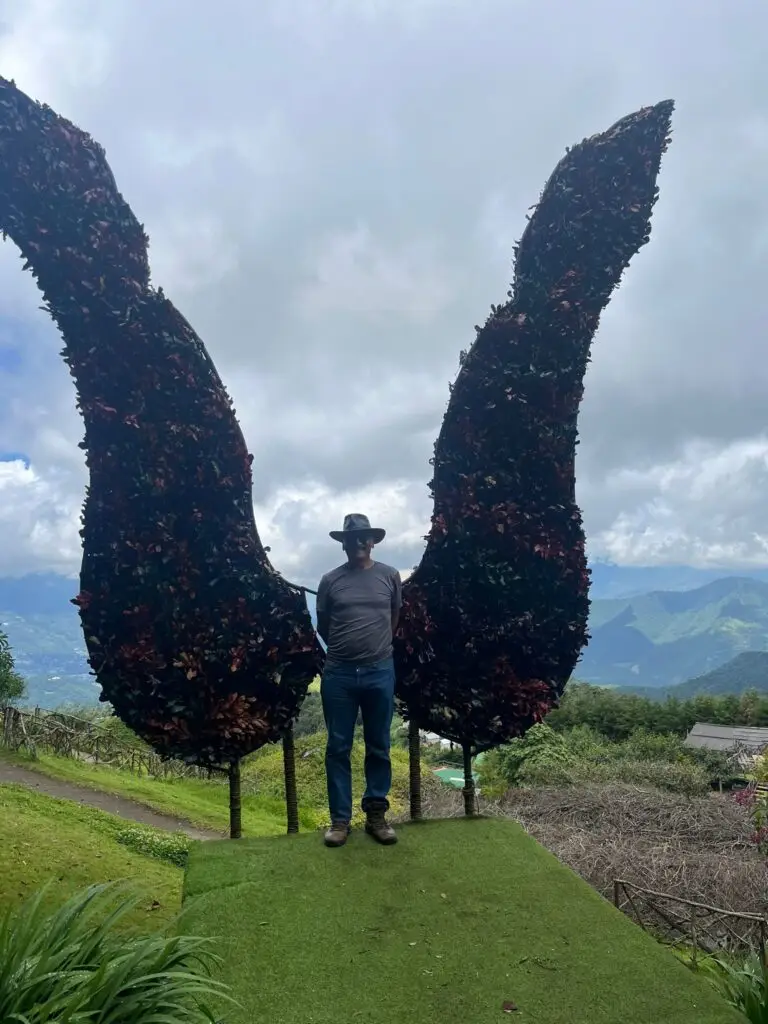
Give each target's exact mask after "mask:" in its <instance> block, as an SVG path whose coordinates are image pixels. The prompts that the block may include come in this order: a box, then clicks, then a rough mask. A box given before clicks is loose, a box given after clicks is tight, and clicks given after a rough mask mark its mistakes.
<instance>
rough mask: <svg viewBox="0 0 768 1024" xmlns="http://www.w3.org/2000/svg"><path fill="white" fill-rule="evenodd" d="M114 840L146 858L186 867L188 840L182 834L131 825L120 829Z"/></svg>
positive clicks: (187, 837)
mask: <svg viewBox="0 0 768 1024" xmlns="http://www.w3.org/2000/svg"><path fill="white" fill-rule="evenodd" d="M115 839H116V840H117V841H118V843H122V844H123V846H127V847H129V848H130V849H131V850H135V851H136V853H143V854H144V855H145V856H146V857H157V858H158V860H165V861H168V862H169V863H170V864H176V865H177V866H178V867H180V868H184V867H186V866H187V857H188V856H189V847H190V842H191V840H190V838H189V836H187V835H185V834H184V833H183V832H161V831H159V830H158V829H153V828H142V827H141V826H138V825H131V826H129V827H128V828H122V829H120V830H119V831H118V832H117V833H116V835H115Z"/></svg>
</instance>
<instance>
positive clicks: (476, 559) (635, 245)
mask: <svg viewBox="0 0 768 1024" xmlns="http://www.w3.org/2000/svg"><path fill="white" fill-rule="evenodd" d="M671 113H672V103H671V102H665V103H660V104H658V105H656V106H654V107H648V108H645V109H643V110H640V111H638V112H637V113H634V114H632V115H630V116H628V117H625V118H623V119H622V120H621V121H619V122H618V123H617V124H615V125H614V126H613V127H612V128H610V129H609V130H608V131H606V132H604V133H603V134H601V135H595V136H593V137H592V138H590V139H586V140H585V141H584V142H582V143H580V144H579V145H577V146H574V147H573V148H572V149H571V150H570V151H569V152H568V153H567V154H566V155H565V156H564V157H563V159H562V160H561V161H560V163H559V164H558V165H557V167H556V168H555V171H554V173H553V174H552V177H551V178H550V180H549V181H548V182H547V184H546V186H545V188H544V191H543V193H542V196H541V199H540V202H539V204H538V206H537V208H536V210H535V212H534V213H533V215H532V216H531V218H530V221H529V223H528V226H527V228H526V230H525V232H524V234H523V237H522V240H521V242H520V244H519V246H518V247H517V249H516V261H515V264H516V265H515V279H514V284H513V290H512V291H511V292H510V298H509V301H508V302H506V303H504V304H502V305H500V306H496V307H492V310H491V315H490V316H489V318H488V320H487V321H486V323H485V325H484V326H483V327H482V328H478V329H477V337H476V339H475V342H474V344H473V345H472V347H471V349H470V350H469V352H468V353H466V354H464V355H463V358H462V363H461V368H460V370H459V374H458V376H457V379H456V381H455V383H454V385H453V387H452V390H451V398H450V402H449V405H448V410H447V412H446V415H445V418H444V421H443V424H442V428H441V431H440V436H439V437H438V440H437V443H436V445H435V453H434V460H433V463H434V477H433V480H432V482H431V485H430V486H431V490H432V494H433V497H434V510H433V514H432V522H431V528H430V531H429V535H428V538H427V548H426V551H425V552H424V555H423V557H422V560H421V563H420V564H419V566H418V568H417V569H416V570H415V572H414V573H413V575H412V576H411V577H410V578H409V579H408V581H407V582H406V584H405V588H404V604H403V613H402V616H401V625H400V628H399V630H398V634H397V637H396V645H395V654H396V658H397V663H398V696H399V699H400V701H401V702H402V706H403V713H404V716H405V717H407V718H411V719H413V720H414V721H416V722H417V723H418V724H419V726H421V727H422V728H425V729H429V730H431V731H433V732H436V733H438V734H439V735H441V736H445V737H446V738H449V739H452V740H454V741H456V742H457V743H460V744H462V745H464V746H465V747H467V748H469V749H471V750H473V751H475V752H477V751H481V750H487V749H489V748H491V747H493V746H495V745H498V744H499V743H503V742H505V741H507V740H509V739H510V738H512V737H515V736H519V735H522V734H523V733H524V732H525V731H526V729H528V728H529V727H530V726H532V725H533V724H535V723H536V722H539V721H541V719H542V718H543V716H544V715H545V714H546V713H547V711H549V709H550V708H551V707H552V706H553V704H555V703H556V701H557V699H558V696H559V694H561V693H562V691H563V688H564V686H565V684H566V682H567V680H568V679H569V677H570V676H571V674H572V672H573V669H574V666H575V664H576V660H577V658H578V655H579V652H580V651H581V648H582V647H583V645H584V643H585V642H586V640H587V615H588V611H589V600H588V596H587V595H588V585H589V574H588V570H587V564H586V556H585V552H584V532H583V529H582V522H581V513H580V511H579V508H578V506H577V505H576V501H575V483H574V479H575V476H574V474H575V468H574V462H575V451H576V444H577V415H578V409H579V403H580V400H581V396H582V391H583V384H582V382H583V377H584V373H585V371H586V368H587V363H588V360H589V351H590V347H591V343H592V338H593V336H594V333H595V330H596V328H597V325H598V322H599V318H600V315H601V313H602V311H603V309H604V308H605V306H606V304H607V303H608V300H609V298H610V296H611V293H612V292H613V290H614V288H615V287H616V285H617V284H618V282H619V280H620V278H621V275H622V274H623V272H624V270H625V268H626V267H627V265H628V263H629V261H630V260H631V258H632V257H633V256H634V254H635V253H636V252H637V250H638V249H639V248H640V247H641V246H642V245H644V244H645V242H647V241H648V238H649V230H650V217H651V211H652V208H653V205H654V203H655V200H656V195H657V189H656V178H657V174H658V171H659V166H660V162H661V157H662V154H663V153H664V151H665V149H666V147H667V144H668V141H669V137H668V136H669V127H670V117H671Z"/></svg>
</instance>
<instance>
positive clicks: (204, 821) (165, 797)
mask: <svg viewBox="0 0 768 1024" xmlns="http://www.w3.org/2000/svg"><path fill="white" fill-rule="evenodd" d="M0 758H4V759H5V760H8V761H11V762H13V763H14V764H20V765H23V766H24V767H25V768H31V769H33V770H34V771H37V772H40V773H41V774H43V775H48V776H50V777H51V778H54V779H64V780H65V781H67V782H74V783H77V785H80V786H88V787H89V788H90V789H98V790H101V791H102V792H103V793H113V794H116V795H117V796H123V797H127V798H128V799H130V800H135V801H136V803H140V804H143V805H144V806H145V807H151V808H152V809H153V810H155V811H160V812H162V813H165V814H170V815H173V816H174V817H177V818H185V819H186V820H187V821H189V822H191V823H192V824H193V825H197V826H198V827H200V828H210V829H214V830H218V831H220V832H222V833H223V834H226V833H228V832H229V790H228V788H227V786H226V785H222V784H217V783H215V782H207V781H206V780H204V779H156V778H152V777H148V776H141V777H139V776H137V775H131V773H130V772H126V771H121V770H119V769H117V768H109V767H108V766H106V765H91V764H86V763H84V762H83V761H76V760H75V759H74V758H68V757H54V756H53V755H51V754H40V756H39V757H38V758H37V759H36V760H33V759H31V758H29V757H26V756H25V755H22V754H11V753H10V752H9V751H7V750H0ZM304 819H305V820H302V827H303V828H310V829H311V828H313V827H314V826H315V820H314V817H313V816H312V815H309V816H307V815H306V813H305V814H304ZM284 831H285V804H284V803H283V802H282V801H281V800H276V799H268V798H265V797H259V796H254V795H251V794H244V795H243V833H244V834H245V835H246V836H271V835H279V834H280V833H282V832H284Z"/></svg>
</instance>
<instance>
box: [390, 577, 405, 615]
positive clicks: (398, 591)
mask: <svg viewBox="0 0 768 1024" xmlns="http://www.w3.org/2000/svg"><path fill="white" fill-rule="evenodd" d="M402 605H403V581H402V580H401V579H400V573H399V572H398V571H397V569H395V571H394V573H393V574H392V611H393V612H399V611H400V609H401V608H402Z"/></svg>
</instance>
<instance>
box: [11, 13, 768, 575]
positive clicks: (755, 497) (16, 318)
mask: <svg viewBox="0 0 768 1024" xmlns="http://www.w3.org/2000/svg"><path fill="white" fill-rule="evenodd" d="M767 38H768V5H766V4H765V2H764V0H719V2H714V0H674V2H672V3H670V2H669V0H666V2H664V3H662V2H661V0H643V2H642V3H640V2H635V0H624V2H623V3H621V4H617V3H615V0H581V2H580V3H578V4H574V3H572V0H549V2H542V0H259V2H258V3H253V2H252V0H250V2H249V0H217V2H216V3H209V2H204V0H106V2H105V0H0V74H3V75H5V76H6V77H9V78H14V79H15V80H16V83H17V85H19V87H20V88H22V89H23V90H24V91H26V92H27V93H29V94H30V95H32V96H34V97H36V98H38V99H40V100H43V101H45V102H47V103H49V104H50V105H51V106H53V107H54V108H55V109H56V110H57V111H59V112H60V113H62V114H64V115H65V116H66V117H68V118H70V119H71V120H73V121H75V122H76V123H77V124H78V125H80V126H81V127H83V128H85V129H86V130H88V131H89V132H90V133H91V134H92V135H93V136H94V137H95V138H96V139H98V140H99V141H100V142H101V143H102V144H103V145H104V146H105V148H106V150H107V156H108V159H109V161H110V164H111V166H112V169H113V171H114V172H115V176H116V178H117V181H118V184H119V187H120V188H121V190H122V192H123V194H124V195H125V197H126V199H127V200H128V202H129V203H130V204H131V206H132V207H133V209H134V211H135V212H136V214H137V216H138V217H139V219H140V220H142V221H143V222H144V224H145V225H146V228H147V231H148V233H149V235H150V240H151V244H150V256H151V259H152V267H153V279H154V282H155V284H156V285H162V286H163V287H164V289H165V291H166V292H167V294H168V295H169V296H170V297H171V298H172V299H173V301H174V302H175V303H176V304H177V305H178V306H179V308H180V309H181V310H182V312H183V313H184V314H185V315H186V316H187V317H188V319H189V320H190V321H191V322H192V323H193V324H194V326H195V328H196V329H197V331H198V332H199V333H200V335H201V336H202V338H203V339H204V341H205V342H206V344H207V346H208V349H209V351H210V352H211V355H212V356H213V358H214V360H215V361H216V363H217V365H218V367H219V370H220V371H221V373H222V376H223V378H224V380H225V382H226V383H227V385H228V387H229V389H230V392H231V394H232V395H233V398H234V401H235V406H236V409H237V411H238V415H239V417H240V419H241V422H242V424H243V427H244V430H245V433H246V437H247V439H248V442H249V445H250V448H251V450H252V451H253V453H254V455H255V463H254V469H255V501H256V513H257V522H258V525H259V529H260V532H261V534H262V537H263V539H264V541H265V543H267V544H270V545H271V546H272V552H273V560H274V561H275V564H276V565H277V566H278V568H280V569H281V570H282V571H283V572H285V573H286V574H287V575H289V576H291V577H292V578H294V579H298V580H302V581H305V582H309V583H310V584H311V582H312V581H314V580H316V578H317V575H318V574H319V573H320V572H321V571H324V570H325V569H327V568H329V567H331V566H332V565H333V564H335V562H336V561H337V560H338V554H339V552H338V550H337V548H336V546H335V545H333V543H332V542H331V541H329V540H328V538H327V531H328V530H329V529H334V528H337V526H338V525H339V523H340V521H341V518H342V516H343V514H344V512H346V511H357V510H359V511H363V512H367V513H368V514H369V515H370V516H371V518H372V519H374V520H375V521H377V522H378V523H380V524H381V525H384V526H386V527H387V528H388V529H389V538H388V540H387V542H386V547H382V548H381V552H380V554H381V557H382V558H386V559H387V560H388V561H390V562H393V563H395V564H396V565H397V566H398V567H400V568H407V567H408V566H410V565H412V564H414V563H415V562H416V561H418V558H419V556H420V551H421V547H422V541H421V537H422V535H423V534H424V533H425V531H426V529H427V524H428V520H429V514H430V503H429V498H428V494H427V489H426V482H427V480H428V479H429V472H430V471H429V465H428V460H429V457H430V454H431V449H432V444H433V442H434V438H435V436H436V434H437V431H438V428H439V424H440V419H441V416H442V414H443V411H444V409H445V405H446V402H447V398H448V382H449V381H450V380H451V379H452V378H453V377H454V376H455V373H456V370H457V368H458V355H459V351H460V350H461V349H463V348H466V347H468V345H469V344H470V343H471V341H472V339H473V338H474V331H473V325H474V324H476V323H479V322H482V321H483V319H484V317H485V315H486V313H487V311H488V308H489V306H490V304H491V302H498V301H501V300H502V299H503V297H504V295H505V292H506V288H507V285H508V282H509V280H510V278H511V265H510V260H511V253H512V246H513V244H514V242H515V240H516V239H517V238H518V237H519V235H520V233H521V232H522V229H523V227H524V224H525V214H526V210H527V208H528V207H529V206H530V205H531V204H532V203H534V202H535V200H536V198H537V196H538V194H539V191H540V189H541V186H542V185H543V183H544V181H545V180H546V178H547V177H548V176H549V173H550V171H551V170H552V168H553V166H554V164H555V163H556V162H557V160H558V159H559V158H560V157H561V155H562V153H563V151H564V149H565V147H566V146H567V145H570V144H571V143H574V142H577V141H579V140H580V139H581V138H583V137H584V136H585V135H589V134H592V133H594V132H596V131H600V130H602V129H604V128H606V127H608V126H609V125H610V124H611V123H612V122H613V121H615V120H616V119H617V118H618V117H620V116H622V115H623V114H625V113H628V112H630V111H631V110H633V109H636V108H637V107H640V106H643V105H645V104H648V103H653V102H656V101H658V100H661V99H665V98H667V97H673V98H674V99H675V100H676V102H677V110H676V114H675V119H674V141H673V145H672V147H671V149H670V151H669V153H668V154H667V156H666V158H665V161H664V164H663V167H662V173H661V178H660V186H661V199H660V201H659V203H658V204H657V207H656V213H655V216H654V222H653V233H652V241H651V244H650V245H648V246H647V247H646V248H645V249H644V250H642V252H641V253H640V254H639V256H637V257H636V258H635V260H634V262H633V264H632V266H631V267H630V270H629V271H628V273H627V275H626V278H625V281H624V283H623V285H622V287H621V288H620V290H619V291H618V292H617V293H616V295H615V297H614V299H613V301H612V304H611V306H610V307H609V309H608V312H607V313H606V315H605V316H604V318H603V322H602V325H601V328H600V331H599V333H598V336H597V338H596V341H595V346H594V350H593V363H592V365H591V367H590V371H589V374H588V378H587V382H586V397H585V401H584V405H583V409H582V415H581V430H582V446H581V449H580V457H579V462H578V493H579V498H580V501H581V504H582V507H583V509H584V513H585V520H586V526H587V531H588V537H589V550H590V554H591V555H592V556H593V557H601V558H610V559H612V560H614V561H616V562H619V563H623V564H637V565H651V564H660V563H678V564H679V563H688V564H696V565H703V564H717V565H718V566H723V567H744V566H747V565H749V564H762V565H768V523H767V522H766V519H765V510H766V506H768V432H767V431H768V412H767V410H768V402H767V401H766V396H768V359H766V358H765V354H764V351H765V346H764V341H763V339H764V335H765V332H766V326H767V325H768V283H767V280H768V279H767V278H766V265H768V264H767V260H768V188H767V187H766V181H768V65H766V61H765V47H766V44H765V40H766V39H767ZM0 294H1V295H2V301H1V303H0V458H2V460H3V461H0V575H17V574H21V573H25V572H32V571H44V570H54V571H59V572H74V571H76V569H77V567H78V562H79V538H78V535H77V523H78V515H79V507H80V503H81V500H82V493H83V488H84V486H85V482H86V474H85V470H84V466H83V460H82V453H81V452H80V451H79V449H78V448H77V447H76V445H77V442H78V441H79V440H80V437H81V434H82V430H81V424H80V421H79V418H78V416H77V413H76V411H75V404H74V401H75V395H74V388H73V387H72V384H71V380H70V378H69V376H68V374H67V372H66V370H65V367H64V364H63V363H62V362H61V359H60V358H59V355H58V352H59V348H60V343H59V339H58V337H57V335H56V332H55V330H54V329H53V327H52V325H51V324H50V323H49V322H48V321H47V319H46V318H45V316H44V315H43V314H42V313H41V312H40V311H39V309H38V306H39V297H38V294H37V291H36V289H35V286H34V283H33V281H32V279H31V277H30V276H29V275H28V274H22V273H21V270H20V262H19V260H18V254H17V252H16V250H15V249H14V247H13V246H12V245H11V243H10V242H6V243H5V245H4V246H2V247H0Z"/></svg>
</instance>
